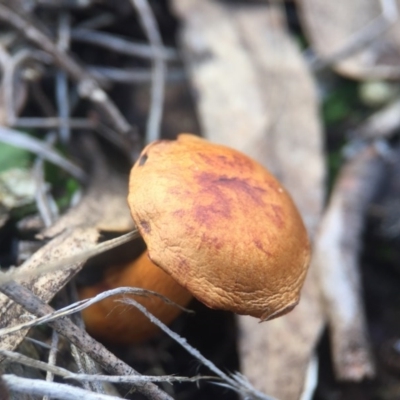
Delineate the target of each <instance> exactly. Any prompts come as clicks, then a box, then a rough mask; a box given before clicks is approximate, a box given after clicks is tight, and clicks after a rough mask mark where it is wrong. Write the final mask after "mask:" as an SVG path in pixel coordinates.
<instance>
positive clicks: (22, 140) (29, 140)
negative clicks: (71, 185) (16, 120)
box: [0, 6, 86, 182]
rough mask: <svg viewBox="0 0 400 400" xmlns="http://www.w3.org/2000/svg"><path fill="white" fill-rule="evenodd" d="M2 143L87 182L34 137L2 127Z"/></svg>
mask: <svg viewBox="0 0 400 400" xmlns="http://www.w3.org/2000/svg"><path fill="white" fill-rule="evenodd" d="M0 7H1V6H0ZM0 142H3V143H7V144H9V145H11V146H15V147H18V148H20V149H24V150H28V151H30V152H32V153H35V154H36V155H38V156H40V157H43V158H44V159H45V160H46V161H49V162H51V163H53V164H55V165H57V166H59V167H60V168H62V169H64V170H65V171H67V172H68V173H69V174H71V175H72V176H73V177H75V178H76V179H78V180H79V181H81V182H85V180H86V174H85V172H84V171H83V170H82V169H81V168H80V167H78V166H77V165H75V164H73V163H72V162H71V161H69V160H67V159H66V158H65V157H63V156H62V155H61V154H59V153H58V152H57V151H56V150H55V149H54V148H52V147H51V146H49V145H48V144H47V143H45V142H43V141H41V140H38V139H35V138H34V137H32V136H29V135H27V134H24V133H22V132H18V131H15V130H13V129H9V128H6V127H4V126H0Z"/></svg>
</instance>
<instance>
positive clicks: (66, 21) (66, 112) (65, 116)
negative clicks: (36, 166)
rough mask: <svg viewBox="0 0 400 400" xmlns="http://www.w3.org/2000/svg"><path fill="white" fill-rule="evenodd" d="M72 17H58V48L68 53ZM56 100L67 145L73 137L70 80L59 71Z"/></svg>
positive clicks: (62, 132)
mask: <svg viewBox="0 0 400 400" xmlns="http://www.w3.org/2000/svg"><path fill="white" fill-rule="evenodd" d="M70 31H71V27H70V15H69V13H68V12H67V11H61V12H60V13H59V16H58V40H57V47H58V48H59V49H60V51H64V52H65V51H67V50H68V49H69V41H70V33H71V32H70ZM55 83H56V85H55V86H56V100H57V108H58V116H59V118H60V119H61V120H62V121H63V124H62V125H61V126H60V128H59V134H60V140H61V142H63V143H67V142H68V141H69V139H70V136H71V130H70V127H69V124H68V122H69V116H70V107H69V96H68V80H67V74H66V73H65V72H64V71H60V70H58V71H57V72H56V82H55Z"/></svg>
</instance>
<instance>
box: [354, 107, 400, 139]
mask: <svg viewBox="0 0 400 400" xmlns="http://www.w3.org/2000/svg"><path fill="white" fill-rule="evenodd" d="M399 128H400V100H396V101H394V102H393V103H391V104H389V105H387V106H386V107H384V108H382V109H380V110H379V111H377V112H376V113H374V114H372V115H371V116H370V117H369V118H367V119H366V120H365V121H364V122H363V123H362V124H360V125H359V126H358V127H357V128H356V129H354V130H352V131H351V132H350V135H351V136H352V137H353V138H359V139H379V138H382V139H384V138H388V137H390V136H391V135H393V134H394V133H395V132H396V131H397V130H398V129H399Z"/></svg>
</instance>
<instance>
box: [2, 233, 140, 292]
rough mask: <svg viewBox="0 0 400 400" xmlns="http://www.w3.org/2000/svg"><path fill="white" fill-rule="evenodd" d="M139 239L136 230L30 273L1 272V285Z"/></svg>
mask: <svg viewBox="0 0 400 400" xmlns="http://www.w3.org/2000/svg"><path fill="white" fill-rule="evenodd" d="M138 237H140V235H139V232H138V230H137V229H135V230H133V231H131V232H129V233H126V234H125V235H121V236H119V237H117V238H115V239H110V240H107V241H105V242H102V243H98V244H96V245H94V246H93V247H92V248H91V249H89V250H84V251H82V252H80V253H77V254H75V255H73V256H71V257H67V258H64V259H62V260H56V261H53V262H50V263H48V264H46V265H44V266H40V267H39V268H37V269H34V270H32V271H29V272H27V271H22V272H21V271H20V268H10V269H9V270H8V271H6V272H1V271H0V284H3V283H7V282H10V281H13V280H21V281H23V280H26V279H29V278H30V277H32V276H37V275H39V274H44V273H46V272H50V271H55V270H59V269H62V268H69V267H70V265H71V264H75V263H77V262H83V261H85V260H87V259H89V258H91V257H94V256H96V255H98V254H101V253H104V252H106V251H108V250H111V249H113V248H114V247H117V246H120V245H121V244H124V243H127V242H129V241H131V240H133V239H136V238H138Z"/></svg>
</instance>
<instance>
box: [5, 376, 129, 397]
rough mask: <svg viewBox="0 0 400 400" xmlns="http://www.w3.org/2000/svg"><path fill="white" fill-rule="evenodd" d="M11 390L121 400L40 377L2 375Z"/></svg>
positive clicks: (36, 393)
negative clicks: (43, 379)
mask: <svg viewBox="0 0 400 400" xmlns="http://www.w3.org/2000/svg"><path fill="white" fill-rule="evenodd" d="M2 378H3V381H4V383H5V385H6V386H7V388H8V390H9V391H10V392H14V393H26V394H29V395H35V396H50V397H53V398H55V399H58V400H76V399H85V400H121V397H115V396H110V395H106V394H100V393H93V392H89V391H88V390H85V389H81V388H77V387H74V386H71V385H66V384H65V383H55V382H47V381H42V380H40V379H29V378H21V377H19V376H15V375H8V374H7V375H3V376H2Z"/></svg>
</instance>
